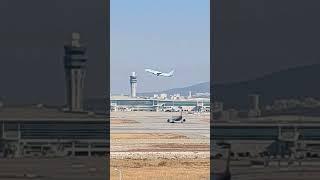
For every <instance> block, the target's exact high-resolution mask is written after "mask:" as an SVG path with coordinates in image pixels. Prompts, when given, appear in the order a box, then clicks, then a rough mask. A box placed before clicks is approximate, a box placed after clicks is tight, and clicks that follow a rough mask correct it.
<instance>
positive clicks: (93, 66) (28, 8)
mask: <svg viewBox="0 0 320 180" xmlns="http://www.w3.org/2000/svg"><path fill="white" fill-rule="evenodd" d="M105 10H106V7H105V3H104V0H89V1H88V0H49V1H43V0H28V1H23V0H1V1H0V22H1V28H0V39H1V41H0V83H1V88H0V96H1V97H5V101H6V103H7V102H11V103H19V104H25V103H45V104H46V103H48V104H64V102H65V100H64V96H65V78H64V76H65V74H64V64H63V56H64V49H63V46H64V43H65V42H68V41H70V37H71V32H73V31H78V32H80V33H81V38H82V41H83V42H84V43H85V44H86V45H87V48H88V52H87V56H88V62H87V77H86V82H85V88H86V92H85V94H86V96H87V97H96V96H103V95H104V94H105V91H106V89H105V87H106V79H107V73H106V72H107V70H106V62H107V59H106V48H107V47H106V16H105Z"/></svg>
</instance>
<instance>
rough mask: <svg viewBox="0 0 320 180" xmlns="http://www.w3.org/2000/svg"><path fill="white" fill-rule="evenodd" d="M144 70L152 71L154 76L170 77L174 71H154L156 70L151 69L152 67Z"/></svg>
mask: <svg viewBox="0 0 320 180" xmlns="http://www.w3.org/2000/svg"><path fill="white" fill-rule="evenodd" d="M145 71H146V72H149V73H152V74H154V75H156V76H164V77H172V76H173V73H174V70H172V71H170V72H168V73H163V72H160V71H156V70H152V69H145Z"/></svg>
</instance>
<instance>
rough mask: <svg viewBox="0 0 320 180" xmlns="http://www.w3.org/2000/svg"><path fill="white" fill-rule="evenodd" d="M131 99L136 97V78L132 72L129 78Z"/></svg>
mask: <svg viewBox="0 0 320 180" xmlns="http://www.w3.org/2000/svg"><path fill="white" fill-rule="evenodd" d="M130 86H131V97H137V76H136V73H135V72H132V75H131V76H130Z"/></svg>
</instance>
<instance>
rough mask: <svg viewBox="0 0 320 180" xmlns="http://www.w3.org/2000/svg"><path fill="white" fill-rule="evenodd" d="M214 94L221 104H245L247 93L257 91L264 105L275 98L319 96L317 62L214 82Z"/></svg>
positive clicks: (234, 105) (236, 106) (319, 73)
mask: <svg viewBox="0 0 320 180" xmlns="http://www.w3.org/2000/svg"><path fill="white" fill-rule="evenodd" d="M213 90H214V92H213V95H214V97H215V99H216V100H217V101H222V102H224V107H229V108H230V107H234V108H237V109H238V108H239V107H247V103H248V94H253V93H256V94H260V95H261V98H260V102H261V104H263V105H266V104H271V103H272V102H273V101H274V100H275V99H289V98H296V99H297V98H303V97H314V98H320V64H315V65H308V66H303V67H296V68H290V69H287V70H283V71H279V72H275V73H272V74H269V75H266V76H264V77H261V78H257V79H254V80H249V81H243V82H237V83H230V84H216V85H213Z"/></svg>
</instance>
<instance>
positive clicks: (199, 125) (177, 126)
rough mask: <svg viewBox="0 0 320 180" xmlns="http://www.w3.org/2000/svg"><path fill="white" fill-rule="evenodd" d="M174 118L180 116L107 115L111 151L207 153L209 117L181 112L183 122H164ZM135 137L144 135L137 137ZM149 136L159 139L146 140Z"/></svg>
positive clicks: (160, 113)
mask: <svg viewBox="0 0 320 180" xmlns="http://www.w3.org/2000/svg"><path fill="white" fill-rule="evenodd" d="M178 115H180V113H179V112H175V113H170V112H169V113H168V112H111V127H110V128H111V130H110V132H111V152H119V151H121V152H125V151H127V152H133V151H138V152H141V151H146V152H154V151H167V152H171V151H208V152H209V141H210V139H209V137H210V126H209V117H210V115H209V114H200V115H193V114H187V113H184V114H183V118H185V119H186V122H184V123H180V122H178V123H168V122H167V119H168V118H171V117H172V116H178ZM116 122H117V123H116ZM123 134H127V137H126V138H119V136H120V135H123ZM137 134H143V135H144V136H142V137H141V136H139V137H137ZM166 134H167V135H168V134H171V135H175V136H182V138H180V137H165V135H166ZM152 135H158V136H159V137H155V138H149V137H148V136H152ZM130 136H131V137H130ZM132 136H135V138H133V137H132ZM160 136H161V137H160ZM112 137H114V138H112Z"/></svg>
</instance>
